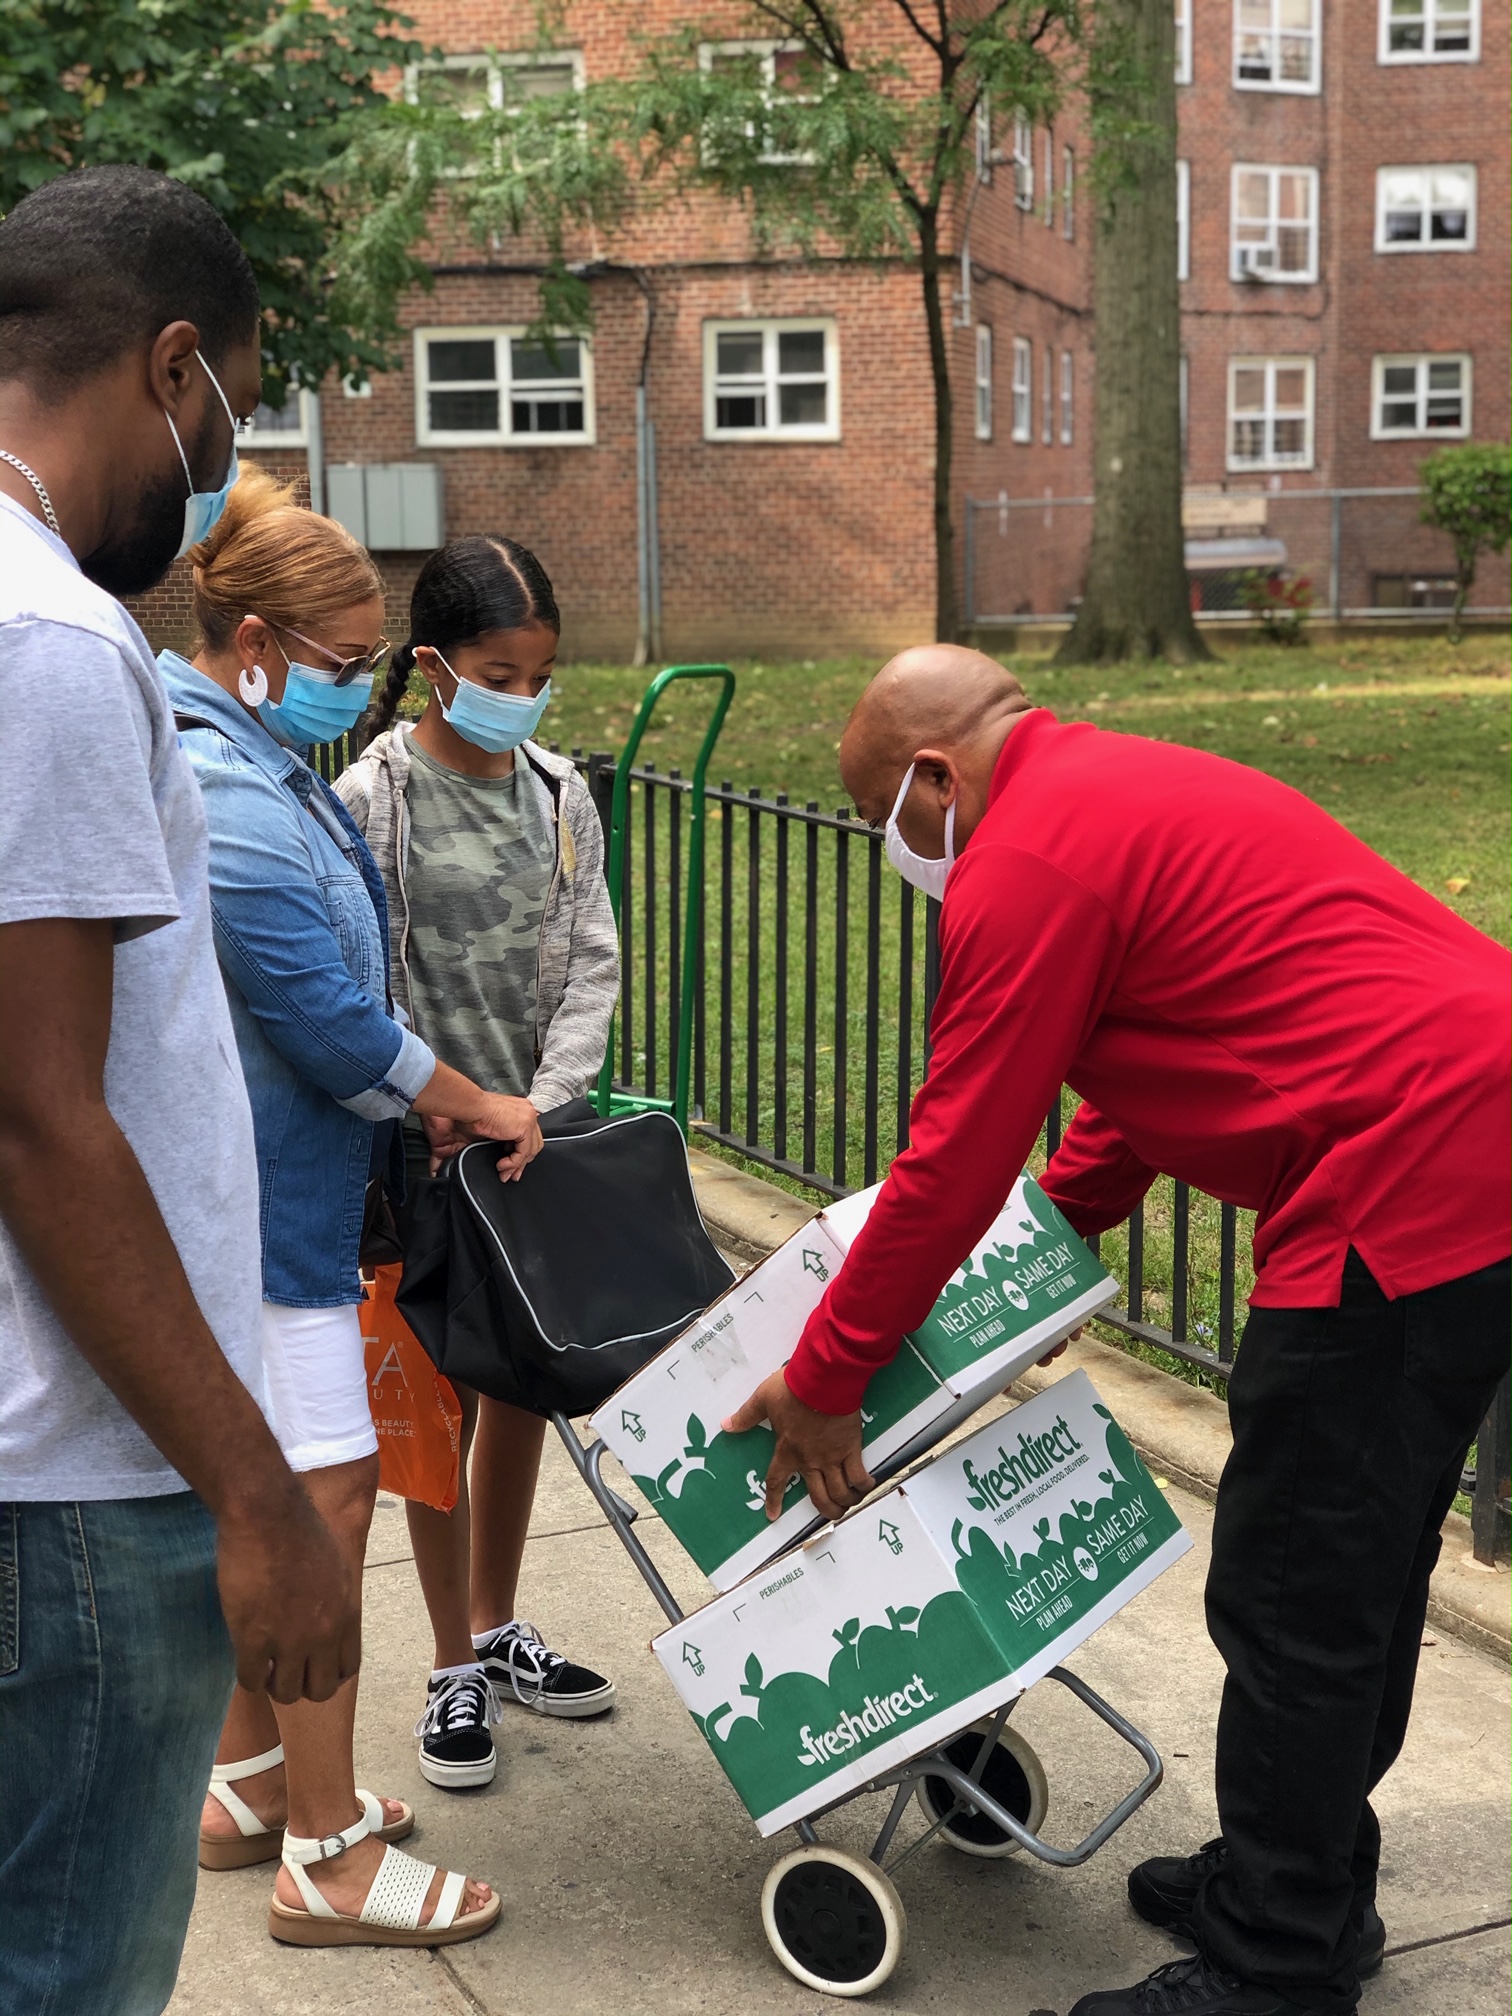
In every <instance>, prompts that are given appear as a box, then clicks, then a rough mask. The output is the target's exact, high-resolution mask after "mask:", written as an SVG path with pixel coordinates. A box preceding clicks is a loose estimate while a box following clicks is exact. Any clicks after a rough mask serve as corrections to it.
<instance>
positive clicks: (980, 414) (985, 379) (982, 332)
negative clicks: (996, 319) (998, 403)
mask: <svg viewBox="0 0 1512 2016" xmlns="http://www.w3.org/2000/svg"><path fill="white" fill-rule="evenodd" d="M976 438H977V439H978V441H990V440H991V439H992V328H991V325H990V324H988V323H986V322H978V324H977V330H976Z"/></svg>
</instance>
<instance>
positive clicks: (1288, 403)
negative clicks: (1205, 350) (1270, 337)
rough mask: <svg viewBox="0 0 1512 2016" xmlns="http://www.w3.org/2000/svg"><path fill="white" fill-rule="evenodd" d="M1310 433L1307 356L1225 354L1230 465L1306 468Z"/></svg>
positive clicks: (1310, 383) (1310, 362)
mask: <svg viewBox="0 0 1512 2016" xmlns="http://www.w3.org/2000/svg"><path fill="white" fill-rule="evenodd" d="M1312 437H1313V360H1312V359H1311V357H1234V358H1231V359H1230V361H1229V452H1228V466H1229V467H1230V469H1310V468H1311V467H1312V455H1313V440H1312Z"/></svg>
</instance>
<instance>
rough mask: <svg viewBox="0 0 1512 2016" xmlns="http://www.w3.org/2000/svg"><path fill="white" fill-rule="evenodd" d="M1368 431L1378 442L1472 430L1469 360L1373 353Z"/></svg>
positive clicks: (1464, 358) (1462, 357)
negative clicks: (1418, 435) (1409, 436)
mask: <svg viewBox="0 0 1512 2016" xmlns="http://www.w3.org/2000/svg"><path fill="white" fill-rule="evenodd" d="M1370 432H1371V437H1372V439H1374V440H1376V441H1390V440H1396V439H1403V438H1405V437H1406V436H1408V435H1413V434H1451V435H1452V434H1468V433H1469V432H1470V359H1469V358H1468V357H1466V356H1464V355H1463V354H1461V355H1460V356H1457V357H1377V358H1376V359H1375V362H1374V365H1373V367H1372V370H1371V388H1370Z"/></svg>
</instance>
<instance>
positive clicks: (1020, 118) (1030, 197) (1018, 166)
mask: <svg viewBox="0 0 1512 2016" xmlns="http://www.w3.org/2000/svg"><path fill="white" fill-rule="evenodd" d="M1013 200H1014V202H1015V203H1016V204H1017V205H1018V207H1019V208H1020V210H1032V209H1033V208H1034V128H1033V127H1032V126H1031V125H1030V124H1029V121H1028V120H1027V119H1026V118H1025V117H1024V115H1023V113H1022V112H1015V113H1014V115H1013Z"/></svg>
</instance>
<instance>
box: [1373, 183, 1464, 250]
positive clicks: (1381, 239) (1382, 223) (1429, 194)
mask: <svg viewBox="0 0 1512 2016" xmlns="http://www.w3.org/2000/svg"><path fill="white" fill-rule="evenodd" d="M1435 174H1440V175H1442V174H1451V175H1464V176H1467V177H1468V178H1469V182H1470V202H1469V206H1468V216H1467V218H1466V230H1465V235H1464V237H1463V238H1417V239H1412V238H1393V239H1388V238H1387V236H1386V209H1387V204H1386V177H1387V176H1388V175H1426V176H1431V175H1435ZM1420 207H1421V209H1422V213H1423V216H1424V218H1425V220H1427V221H1428V223H1429V226H1430V228H1431V221H1432V216H1433V185H1432V183H1431V182H1430V183H1428V184H1427V185H1426V194H1425V199H1424V201H1423V203H1422V205H1421V206H1420ZM1479 210H1480V178H1479V176H1478V175H1477V174H1476V171H1475V165H1474V163H1473V162H1469V161H1428V162H1416V161H1405V162H1398V163H1394V164H1392V165H1390V166H1387V167H1382V168H1377V170H1376V230H1375V249H1376V250H1377V252H1390V253H1397V252H1473V251H1474V250H1475V232H1476V224H1477V216H1478V212H1479Z"/></svg>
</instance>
